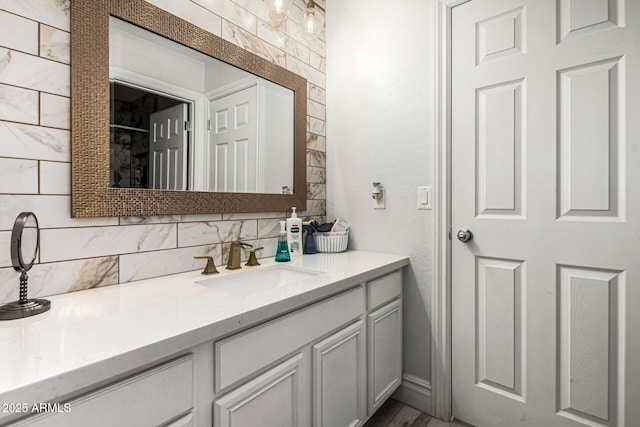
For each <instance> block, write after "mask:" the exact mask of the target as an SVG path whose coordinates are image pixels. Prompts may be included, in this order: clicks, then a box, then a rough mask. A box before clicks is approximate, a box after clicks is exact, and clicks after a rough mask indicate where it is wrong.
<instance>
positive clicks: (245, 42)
mask: <svg viewBox="0 0 640 427" xmlns="http://www.w3.org/2000/svg"><path fill="white" fill-rule="evenodd" d="M222 38H223V39H225V40H227V41H228V42H231V43H233V44H235V45H236V46H239V47H241V48H243V49H245V50H248V51H249V52H252V53H255V54H256V55H258V56H261V57H262V58H265V59H266V60H268V61H271V62H273V63H275V64H278V65H280V66H281V67H284V66H285V65H286V56H287V55H286V53H285V52H284V51H282V50H281V49H278V48H276V47H275V46H273V45H271V44H269V43H266V42H264V41H262V40H260V39H259V38H258V37H256V36H255V35H253V34H250V33H248V32H246V31H245V30H243V29H242V28H240V27H238V26H236V25H234V24H232V23H229V22H227V21H223V22H222Z"/></svg>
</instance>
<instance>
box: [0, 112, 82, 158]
mask: <svg viewBox="0 0 640 427" xmlns="http://www.w3.org/2000/svg"><path fill="white" fill-rule="evenodd" d="M0 141H2V144H1V145H0V156H2V157H19V158H26V159H38V160H53V161H59V162H69V161H71V157H70V150H71V133H70V132H69V131H67V130H60V129H51V128H45V127H40V126H32V125H23V124H19V123H10V122H3V121H0Z"/></svg>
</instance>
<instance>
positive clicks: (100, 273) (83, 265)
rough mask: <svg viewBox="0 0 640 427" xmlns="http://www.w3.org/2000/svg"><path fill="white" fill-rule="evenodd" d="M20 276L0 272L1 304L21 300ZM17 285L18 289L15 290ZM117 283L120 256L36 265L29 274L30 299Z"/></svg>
mask: <svg viewBox="0 0 640 427" xmlns="http://www.w3.org/2000/svg"><path fill="white" fill-rule="evenodd" d="M18 279H19V273H18V272H16V271H15V270H14V269H13V268H3V269H0V283H3V284H4V286H2V287H0V302H3V303H5V302H11V301H15V300H17V299H18V296H19V295H18V284H19V283H18ZM13 283H15V288H14V287H13V285H12V284H13ZM116 283H118V257H116V256H111V257H101V258H88V259H82V260H76V261H65V262H54V263H47V264H35V265H34V266H33V268H32V269H31V271H29V298H42V297H48V296H51V295H58V294H63V293H66V292H73V291H80V290H83V289H91V288H96V287H100V286H108V285H115V284H116Z"/></svg>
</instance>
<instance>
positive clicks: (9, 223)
mask: <svg viewBox="0 0 640 427" xmlns="http://www.w3.org/2000/svg"><path fill="white" fill-rule="evenodd" d="M25 211H27V212H33V213H35V214H36V216H37V217H38V223H39V224H40V228H60V227H95V226H104V225H117V224H118V218H71V197H70V196H10V195H6V194H0V230H11V229H12V228H13V223H14V221H15V219H16V217H17V216H18V214H19V213H20V212H25Z"/></svg>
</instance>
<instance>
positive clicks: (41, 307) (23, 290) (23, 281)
mask: <svg viewBox="0 0 640 427" xmlns="http://www.w3.org/2000/svg"><path fill="white" fill-rule="evenodd" d="M28 280H29V276H27V272H26V271H24V270H23V271H22V274H20V299H19V300H18V301H14V302H10V303H9V304H5V305H3V306H0V320H14V319H22V318H24V317H31V316H35V315H36V314H40V313H44V312H45V311H48V310H49V309H50V308H51V301H49V300H46V299H27V281H28Z"/></svg>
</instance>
